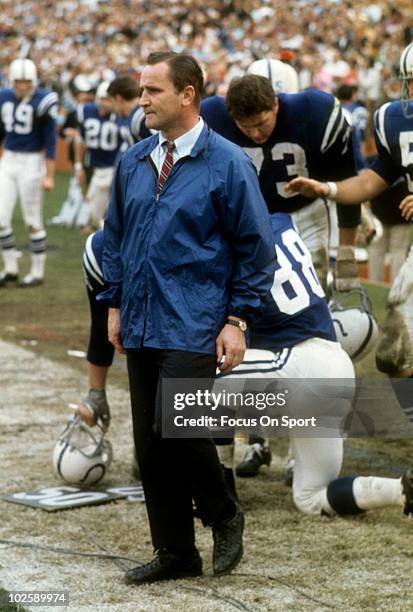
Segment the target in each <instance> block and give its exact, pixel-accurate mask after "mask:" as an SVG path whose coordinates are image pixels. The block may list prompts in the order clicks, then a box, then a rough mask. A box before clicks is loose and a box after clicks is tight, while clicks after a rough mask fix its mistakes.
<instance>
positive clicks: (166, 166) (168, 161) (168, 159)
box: [158, 141, 175, 194]
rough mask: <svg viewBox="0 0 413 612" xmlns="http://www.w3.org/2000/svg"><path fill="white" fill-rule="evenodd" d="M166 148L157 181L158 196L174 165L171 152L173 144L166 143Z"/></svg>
mask: <svg viewBox="0 0 413 612" xmlns="http://www.w3.org/2000/svg"><path fill="white" fill-rule="evenodd" d="M166 147H167V150H166V155H165V159H164V162H163V164H162V168H161V173H160V175H159V179H158V194H159V193H160V191H161V189H162V187H163V186H164V185H165V182H166V179H167V178H168V176H169V173H170V171H171V168H172V166H173V165H174V158H173V154H172V152H173V150H174V148H175V143H174V142H168V141H167V142H166Z"/></svg>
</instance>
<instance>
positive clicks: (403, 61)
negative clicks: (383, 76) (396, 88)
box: [399, 43, 413, 119]
mask: <svg viewBox="0 0 413 612" xmlns="http://www.w3.org/2000/svg"><path fill="white" fill-rule="evenodd" d="M399 78H400V80H401V82H402V92H401V102H402V108H403V114H404V116H405V117H407V119H410V118H411V117H413V113H409V111H408V107H409V99H410V95H409V81H411V80H413V43H410V45H407V47H406V48H405V49H404V50H403V53H402V54H401V56H400V74H399Z"/></svg>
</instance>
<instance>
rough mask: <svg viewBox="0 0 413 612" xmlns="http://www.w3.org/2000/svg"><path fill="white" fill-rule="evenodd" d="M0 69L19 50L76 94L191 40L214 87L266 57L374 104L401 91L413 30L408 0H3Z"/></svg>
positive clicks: (306, 80) (45, 78) (134, 71)
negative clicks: (76, 85) (77, 83)
mask: <svg viewBox="0 0 413 612" xmlns="http://www.w3.org/2000/svg"><path fill="white" fill-rule="evenodd" d="M0 6H1V15H0V38H1V45H0V70H1V73H0V76H1V79H2V85H5V84H7V80H6V79H7V66H8V65H9V64H10V62H11V61H12V60H13V59H15V58H16V57H18V56H29V57H30V58H31V59H33V60H34V62H35V63H36V64H37V66H38V68H39V72H40V76H41V80H42V84H43V85H46V86H47V87H50V88H52V89H54V90H55V91H57V92H58V93H59V94H60V95H61V100H62V102H63V105H64V106H65V107H70V106H71V104H72V97H71V93H72V92H71V90H70V84H71V83H72V82H73V79H74V78H75V77H76V76H77V75H79V74H82V75H85V76H87V77H88V79H89V80H90V82H91V83H92V84H94V85H97V83H99V82H100V81H101V80H103V79H104V80H111V79H112V78H114V77H115V76H119V75H124V74H129V75H132V76H136V78H138V77H139V73H140V71H141V68H142V65H143V64H144V63H145V58H146V57H147V55H148V53H150V52H151V51H154V50H160V49H165V48H171V49H174V50H176V51H182V50H188V51H190V52H191V53H193V54H194V55H195V56H196V57H197V58H198V59H199V60H200V61H201V62H202V64H203V66H204V68H205V73H206V77H207V93H208V94H213V93H217V92H218V93H220V90H221V89H222V90H223V91H224V89H223V84H224V86H225V83H227V82H229V80H230V79H231V78H232V77H233V76H236V75H237V74H240V73H244V72H245V69H246V68H247V67H248V65H249V64H250V63H251V62H252V61H254V60H255V59H258V58H261V57H273V58H279V59H282V60H283V61H285V62H288V63H291V64H292V65H293V66H294V67H295V68H296V69H297V71H298V73H299V78H300V87H301V88H302V89H303V88H306V87H310V86H315V87H317V88H319V89H323V90H325V91H335V90H336V89H337V86H338V85H341V84H350V85H358V97H359V99H361V100H363V101H364V102H365V103H366V104H367V106H368V107H376V106H377V105H378V104H379V103H381V102H382V101H383V100H384V99H389V98H392V97H398V95H399V86H398V81H397V79H396V76H397V71H398V59H399V57H400V52H401V49H402V48H403V47H404V46H405V45H406V44H407V43H408V42H410V41H411V40H412V38H413V12H412V10H411V0H396V1H395V2H393V3H389V2H388V1H387V0H375V1H374V2H368V1H367V0H289V1H288V2H281V1H277V0H208V2H205V0H168V2H165V1H164V0H154V1H152V0H27V1H24V0H21V1H19V2H16V1H15V0H1V1H0Z"/></svg>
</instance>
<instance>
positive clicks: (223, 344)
mask: <svg viewBox="0 0 413 612" xmlns="http://www.w3.org/2000/svg"><path fill="white" fill-rule="evenodd" d="M216 345H217V361H218V364H219V366H218V367H219V369H220V370H222V371H223V372H225V373H226V374H228V373H229V372H231V370H233V369H234V368H235V367H236V366H237V365H239V364H240V363H241V362H242V360H243V359H244V355H245V350H246V348H247V346H246V344H245V334H244V332H243V331H241V330H240V329H238V328H237V327H235V326H234V325H224V327H223V328H222V330H221V333H220V334H219V336H218V338H217V341H216ZM224 356H225V361H224V362H222V363H221V361H222V358H223V357H224Z"/></svg>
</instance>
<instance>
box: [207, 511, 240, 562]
mask: <svg viewBox="0 0 413 612" xmlns="http://www.w3.org/2000/svg"><path fill="white" fill-rule="evenodd" d="M243 533H244V514H243V512H241V510H240V508H239V507H238V506H237V511H236V513H235V516H234V517H233V518H232V519H227V520H226V521H222V522H221V523H217V524H215V525H213V527H212V535H213V538H214V552H213V555H212V561H213V566H214V574H228V573H229V572H230V571H231V570H233V569H234V567H236V566H237V565H238V563H239V562H240V561H241V559H242V553H243V548H242V534H243Z"/></svg>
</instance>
